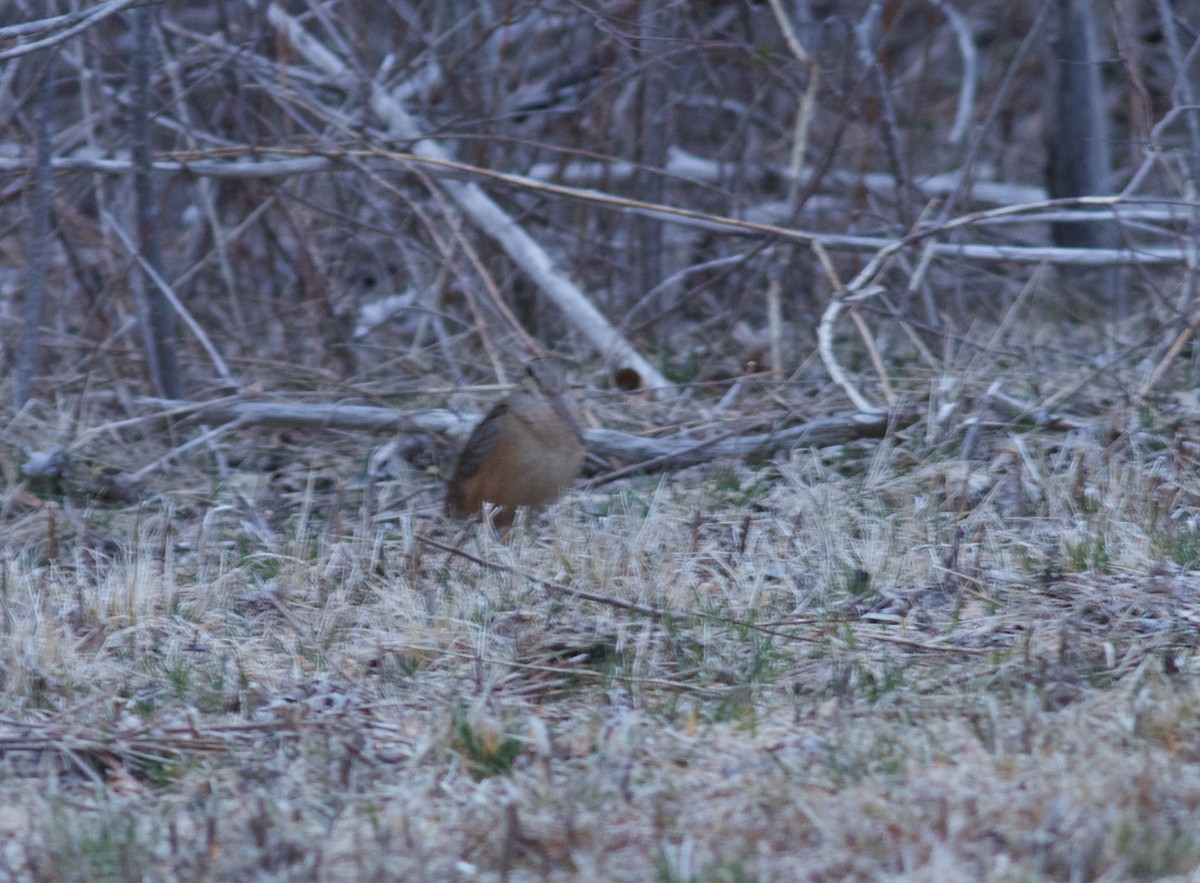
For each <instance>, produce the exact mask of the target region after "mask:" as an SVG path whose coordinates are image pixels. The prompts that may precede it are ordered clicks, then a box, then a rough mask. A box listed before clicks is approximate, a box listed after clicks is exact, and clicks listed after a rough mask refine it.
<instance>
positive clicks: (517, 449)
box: [445, 359, 584, 527]
mask: <svg viewBox="0 0 1200 883" xmlns="http://www.w3.org/2000/svg"><path fill="white" fill-rule="evenodd" d="M525 374H526V378H525V382H524V383H523V384H522V388H520V389H518V390H515V391H514V392H512V393H510V394H509V395H508V397H507V398H505V399H504V400H503V401H501V402H499V403H498V404H496V405H495V406H494V407H493V408H492V409H491V410H490V411H489V412H488V413H487V415H486V416H484V418H483V420H481V421H480V422H479V424H478V425H477V426H476V427H475V429H474V430H473V431H472V432H471V435H470V437H469V438H468V439H467V443H466V444H465V445H464V446H463V449H462V453H461V454H459V457H458V464H457V465H456V466H455V468H454V473H453V474H452V475H451V477H450V482H449V484H448V485H447V488H446V506H445V511H446V514H447V515H451V516H453V517H455V518H469V517H471V516H472V515H476V514H478V513H479V511H480V510H481V509H482V508H483V506H484V504H485V503H490V504H492V505H493V506H496V507H498V511H496V512H495V513H494V516H493V519H492V523H493V525H494V526H496V527H506V526H508V525H510V524H512V521H513V518H514V517H515V516H516V511H517V509H519V508H522V507H525V508H530V509H537V508H540V507H541V506H545V505H546V504H548V503H552V502H554V501H555V500H557V499H558V498H559V497H561V496H562V495H563V493H564V492H565V491H566V490H567V488H568V487H570V486H571V483H572V482H573V481H574V480H575V476H577V475H578V474H579V469H580V467H581V466H582V465H583V457H584V444H583V431H582V430H581V429H580V428H579V416H578V415H579V409H578V406H577V405H576V403H575V401H574V399H573V398H572V397H571V395H570V394H569V393H568V392H567V389H566V384H565V383H564V381H563V376H562V372H561V371H559V369H558V366H557V365H555V364H554V363H553V362H551V361H549V360H547V359H534V360H532V361H530V362H528V363H526V365H525Z"/></svg>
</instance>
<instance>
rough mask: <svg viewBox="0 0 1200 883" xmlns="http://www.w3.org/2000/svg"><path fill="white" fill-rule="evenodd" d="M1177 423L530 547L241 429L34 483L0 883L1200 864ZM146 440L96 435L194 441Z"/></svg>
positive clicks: (3, 668) (950, 450)
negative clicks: (4, 882)
mask: <svg viewBox="0 0 1200 883" xmlns="http://www.w3.org/2000/svg"><path fill="white" fill-rule="evenodd" d="M960 381H961V383H960V388H961V393H960V394H961V395H962V396H963V397H964V398H970V396H971V395H972V390H976V391H978V390H979V389H982V388H983V387H985V386H986V378H983V377H980V378H973V377H964V378H960ZM630 406H631V407H634V406H635V403H630ZM646 407H650V405H649V404H648V403H647V405H646ZM1176 416H1178V415H1176ZM23 419H24V420H25V421H26V422H25V423H23V424H21V425H20V426H14V427H12V428H11V429H10V436H12V435H15V436H18V437H22V438H23V439H25V441H26V442H27V443H29V444H32V443H33V441H34V440H35V439H37V438H38V437H45V436H47V435H53V434H54V431H55V430H54V429H53V427H54V426H55V425H58V423H59V421H60V420H61V419H62V418H60V417H54V416H53V415H40V416H39V415H33V414H30V415H27V416H26V417H24V418H23ZM1183 419H1184V420H1186V419H1187V418H1186V415H1183ZM97 425H102V421H99V422H98V423H97ZM1122 428H1126V429H1127V428H1128V427H1122ZM997 430H998V431H997ZM1172 431H1173V430H1166V429H1161V428H1155V427H1153V426H1142V427H1139V428H1138V429H1137V430H1136V431H1133V432H1127V433H1126V434H1125V435H1124V437H1122V438H1120V439H1118V440H1116V441H1113V442H1107V441H1104V440H1103V436H1100V435H1097V434H1088V433H1084V432H1080V433H1076V434H1063V433H1052V432H1037V431H1034V432H1025V433H1024V434H1022V435H1021V436H1013V435H1010V434H1009V431H1008V429H1007V428H1005V427H1002V426H999V425H997V426H996V427H994V428H993V429H989V430H987V431H985V433H984V434H983V435H982V436H981V438H982V439H983V441H984V444H983V446H982V447H983V450H981V451H978V452H976V454H975V455H974V456H972V457H970V458H967V457H959V456H957V455H956V454H955V453H954V441H953V438H952V437H951V435H950V431H949V430H947V429H945V428H937V427H935V428H933V429H930V428H929V426H927V425H925V424H919V425H918V426H917V427H914V429H913V430H912V431H910V432H907V433H905V434H904V435H903V436H901V437H898V438H894V439H891V440H889V441H887V442H883V443H862V444H858V445H855V446H849V447H847V448H845V449H842V450H828V451H822V452H812V451H804V450H801V451H796V452H794V453H793V455H792V456H791V457H790V458H784V459H782V460H779V461H777V462H774V463H767V464H759V465H755V466H751V465H744V464H722V465H718V466H711V467H707V468H695V469H692V470H688V471H687V472H684V473H679V474H676V475H674V476H671V477H667V478H660V477H653V476H647V477H641V478H633V479H626V480H624V481H623V482H622V483H620V484H617V485H611V486H602V487H599V488H593V489H590V490H586V491H583V490H581V491H579V492H578V493H576V494H573V495H572V496H571V497H569V498H568V499H567V500H565V501H563V502H562V503H560V504H559V505H557V506H556V507H554V508H553V509H552V510H551V512H550V513H548V515H547V516H546V517H543V518H541V519H537V520H531V521H529V522H528V523H526V524H524V525H519V526H518V527H517V529H516V530H515V531H514V532H513V534H512V535H511V536H509V537H507V538H504V539H500V538H497V537H494V536H492V535H491V534H489V533H488V532H486V531H483V530H479V529H473V530H470V531H468V532H466V533H465V534H463V533H461V532H460V529H458V528H448V527H441V526H438V525H437V524H436V523H434V522H433V521H432V520H431V519H430V518H429V515H428V513H429V511H430V509H431V508H433V507H434V506H435V505H436V501H437V498H438V495H439V493H440V490H439V486H438V483H437V481H436V479H435V478H434V477H433V476H431V475H426V474H425V473H423V472H421V471H420V470H407V471H406V470H404V469H401V470H400V471H399V472H398V473H397V476H398V477H397V478H395V479H391V480H376V481H366V480H363V479H362V478H361V477H360V476H361V473H362V464H363V463H364V462H365V460H366V457H367V453H368V451H367V449H368V447H369V444H370V443H369V442H368V441H365V440H363V439H356V438H352V437H346V436H335V435H332V434H330V435H327V436H321V437H317V438H305V439H302V440H295V439H293V440H290V441H289V440H286V439H284V440H280V439H276V438H268V437H265V436H255V435H254V434H253V433H250V432H247V433H245V434H242V435H234V436H231V437H229V438H226V439H223V440H222V441H221V442H220V444H221V446H222V451H223V453H224V455H225V456H226V458H227V459H228V460H230V461H231V462H235V463H238V464H242V465H240V466H234V467H232V468H231V469H230V470H229V471H227V472H226V473H225V475H224V477H222V476H220V475H213V474H209V469H210V466H209V465H208V464H207V463H206V460H205V457H206V456H207V455H205V456H196V457H194V458H190V459H189V458H184V459H183V460H181V462H179V463H177V464H170V465H169V466H168V467H166V468H165V469H164V470H163V471H162V472H160V473H158V474H156V475H155V476H154V477H153V478H152V479H151V484H150V487H149V488H148V494H147V496H146V498H145V499H144V501H143V502H142V503H141V504H139V505H124V506H119V505H117V506H114V505H107V506H102V505H98V504H97V505H90V506H89V505H87V504H86V503H84V502H80V498H78V497H74V496H72V495H71V494H68V496H67V499H66V501H65V502H44V501H39V499H38V498H37V497H36V496H34V495H32V494H30V493H29V492H28V491H27V490H25V489H23V488H22V487H21V485H20V484H19V483H18V482H17V481H15V480H14V481H12V482H10V484H9V485H8V490H7V491H6V492H5V495H4V499H3V517H4V525H5V534H4V539H3V541H0V550H2V552H3V557H2V560H0V567H2V571H0V591H2V592H3V601H4V618H3V621H2V623H0V626H2V629H3V636H2V640H0V696H2V697H3V706H4V715H3V719H2V720H0V751H2V752H3V754H2V760H0V770H2V771H3V774H4V778H3V785H0V788H2V790H3V796H4V800H3V810H2V811H0V840H2V841H3V843H4V846H3V847H2V848H0V867H3V869H4V871H3V873H4V875H6V876H11V877H13V878H16V879H35V880H49V879H102V878H109V879H117V878H120V879H136V878H147V879H150V878H153V879H203V878H208V879H218V878H219V879H233V878H240V879H244V878H248V877H253V878H260V879H266V878H282V879H322V880H342V879H346V880H350V879H355V880H357V879H370V878H379V879H407V880H460V879H461V880H467V879H483V880H495V879H511V880H524V879H530V880H533V879H546V880H559V879H564V880H565V879H628V880H642V879H662V880H730V881H733V880H788V879H811V880H823V879H855V880H868V879H906V880H939V881H944V880H1013V879H1078V880H1101V879H1105V880H1118V879H1130V878H1145V879H1149V878H1170V877H1172V876H1174V877H1176V878H1179V879H1183V878H1186V876H1187V875H1188V874H1190V873H1193V871H1194V870H1195V869H1196V868H1197V867H1198V866H1200V838H1198V837H1197V835H1196V833H1195V832H1196V831H1198V830H1200V774H1198V773H1197V772H1196V770H1197V767H1196V760H1197V756H1198V755H1200V743H1198V742H1197V739H1196V736H1195V733H1196V731H1197V721H1198V720H1200V702H1198V697H1197V693H1196V688H1195V662H1194V658H1193V657H1194V652H1193V648H1194V646H1195V638H1196V623H1197V620H1198V618H1200V604H1198V599H1200V593H1198V589H1200V577H1197V575H1196V574H1195V572H1194V571H1192V570H1190V569H1189V568H1190V566H1191V562H1192V561H1193V560H1194V557H1195V556H1194V554H1193V552H1192V550H1193V549H1200V537H1197V535H1196V530H1195V528H1194V527H1193V513H1194V512H1195V507H1196V501H1197V500H1200V494H1197V490H1198V488H1200V484H1198V483H1197V481H1196V474H1195V470H1194V468H1193V467H1192V465H1191V463H1190V461H1189V460H1188V458H1187V457H1185V456H1182V455H1181V454H1180V453H1179V446H1178V444H1177V443H1176V442H1174V441H1173V440H1172V436H1171V432H1172ZM122 438H123V443H122V444H120V445H117V444H107V445H106V444H105V443H104V434H103V433H99V434H97V435H96V436H95V438H94V441H93V443H92V446H91V448H90V449H89V451H88V452H87V454H86V455H85V456H87V457H90V458H91V459H93V460H100V461H103V462H105V463H106V464H108V465H117V466H120V467H122V468H127V469H128V468H136V467H137V466H138V464H139V463H145V462H150V461H152V460H153V459H155V458H156V457H157V456H160V455H161V449H155V441H154V436H153V435H151V434H147V435H146V436H145V437H139V438H137V439H132V440H130V439H129V438H127V437H124V436H122ZM269 463H274V464H275V465H273V466H268V465H263V464H269ZM280 464H282V465H280ZM16 466H17V461H16V460H14V459H12V458H10V459H9V460H8V462H6V463H5V464H4V465H3V468H4V470H6V475H12V476H15V473H16ZM268 475H270V478H268V477H267V476H268ZM50 496H52V495H48V497H47V498H49V497H50ZM51 524H53V525H54V526H53V528H51V527H50V525H51ZM427 534H432V535H433V536H434V537H435V538H436V539H437V541H438V542H440V543H443V544H445V543H449V544H451V545H455V544H457V545H460V546H461V547H462V548H463V549H464V550H465V551H467V552H468V553H470V554H471V555H473V556H475V557H476V558H478V559H481V560H482V561H484V562H486V563H488V564H489V565H500V567H496V566H480V565H478V564H476V563H473V562H472V561H469V560H465V559H462V558H460V557H457V556H454V555H450V554H447V553H445V552H443V551H441V550H439V549H437V548H435V547H433V546H429V545H425V544H423V543H422V540H421V537H422V536H424V535H427ZM562 590H567V591H570V590H576V591H586V592H591V593H594V594H597V595H602V596H606V597H608V598H611V599H613V601H614V602H619V603H621V604H628V603H630V602H632V603H635V604H638V605H643V606H649V607H654V608H657V609H660V610H662V611H663V612H664V613H669V614H671V615H668V616H665V617H663V618H656V617H650V616H646V615H643V614H639V613H636V612H631V611H630V610H629V609H628V608H627V607H622V606H615V605H614V604H605V603H599V602H595V601H582V600H579V599H578V598H573V597H571V596H570V595H569V594H565V593H564V591H562Z"/></svg>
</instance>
